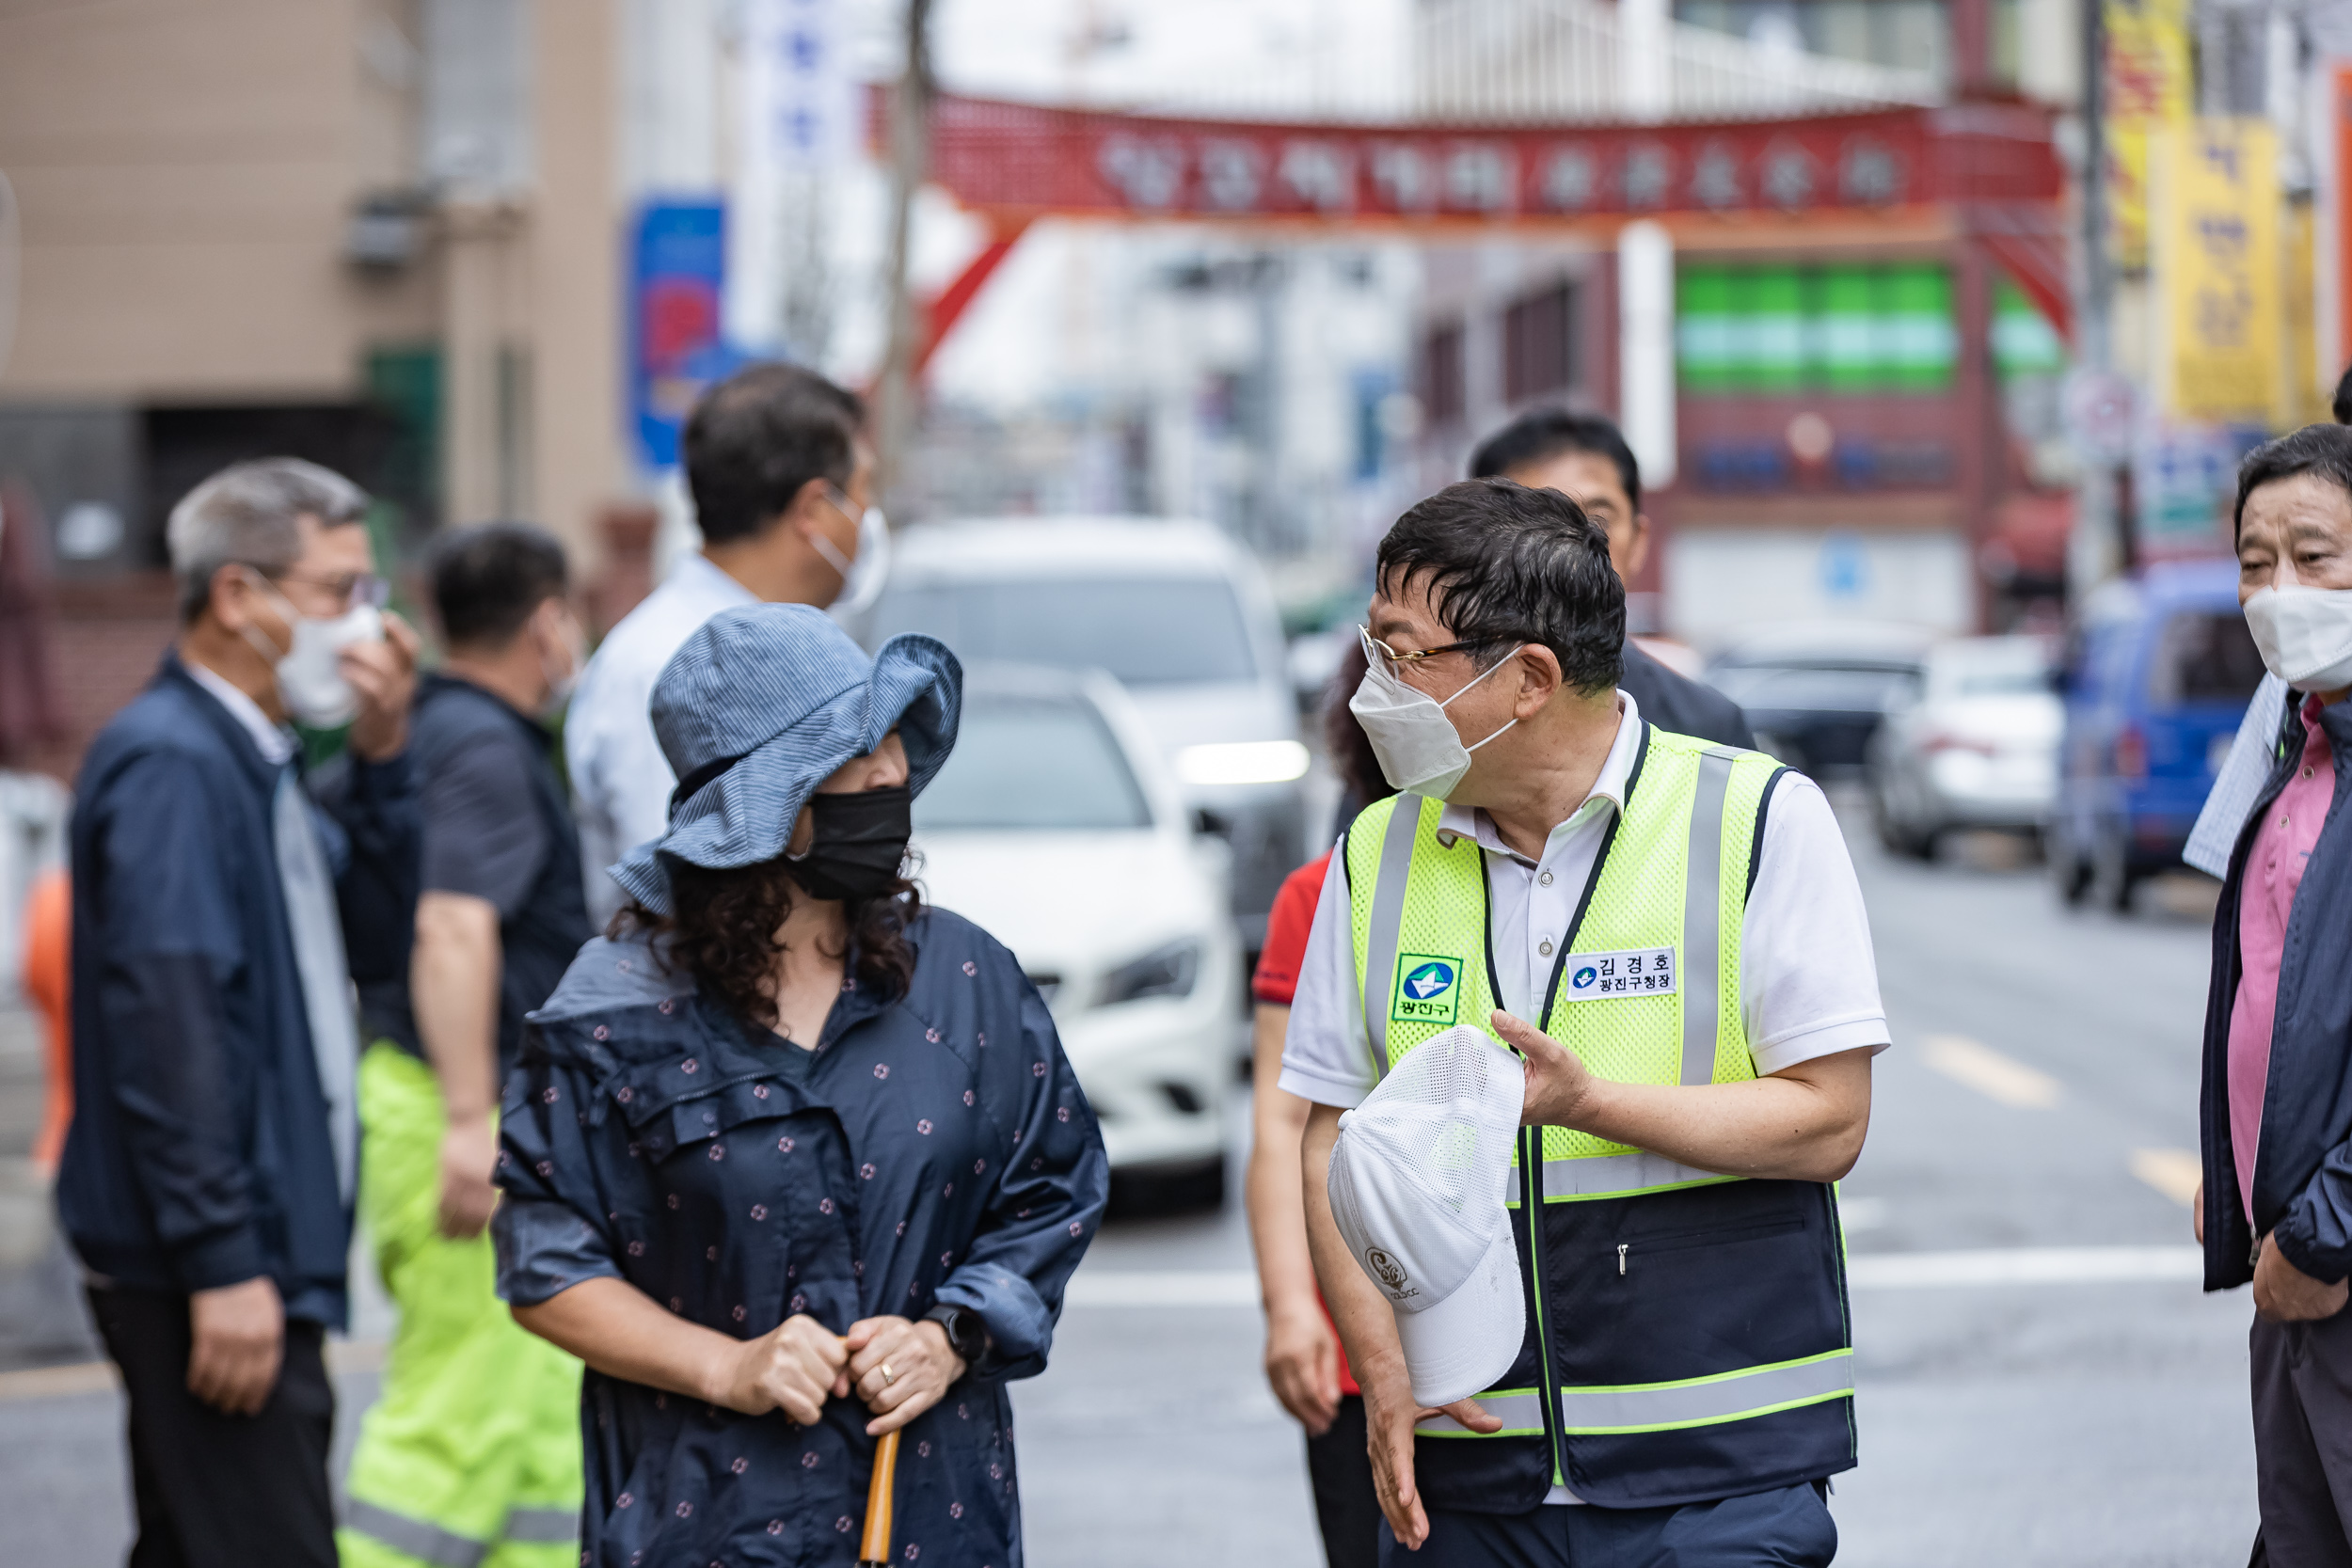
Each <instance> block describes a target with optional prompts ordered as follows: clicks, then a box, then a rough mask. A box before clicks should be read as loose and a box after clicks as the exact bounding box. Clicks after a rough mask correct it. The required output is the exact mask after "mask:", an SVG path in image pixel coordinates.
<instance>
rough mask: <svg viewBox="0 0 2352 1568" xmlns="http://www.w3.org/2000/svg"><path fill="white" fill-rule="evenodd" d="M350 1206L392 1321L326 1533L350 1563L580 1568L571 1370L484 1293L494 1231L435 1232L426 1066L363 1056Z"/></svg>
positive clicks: (436, 1155)
mask: <svg viewBox="0 0 2352 1568" xmlns="http://www.w3.org/2000/svg"><path fill="white" fill-rule="evenodd" d="M359 1121H360V1125H361V1127H362V1128H363V1130H364V1132H365V1136H364V1138H363V1140H362V1142H361V1144H360V1146H359V1147H360V1162H359V1209H360V1212H361V1215H362V1216H363V1217H364V1218H365V1220H366V1222H367V1226H368V1231H369V1235H370V1238H371V1240H372V1241H373V1243H374V1245H375V1261H376V1267H377V1269H378V1270H379V1271H380V1272H381V1273H382V1275H383V1276H384V1288H385V1290H386V1291H388V1292H389V1294H390V1296H391V1298H392V1301H393V1303H394V1304H395V1305H396V1306H398V1307H399V1308H400V1327H399V1329H398V1331H397V1332H396V1333H395V1334H394V1335H393V1337H392V1344H391V1353H390V1354H389V1356H388V1357H387V1359H386V1361H385V1364H384V1390H383V1394H382V1396H381V1397H380V1398H379V1399H378V1400H377V1401H376V1402H375V1404H374V1406H373V1408H372V1409H370V1410H369V1411H368V1414H367V1418H366V1419H365V1420H364V1421H362V1422H361V1423H360V1427H359V1446H358V1450H357V1451H356V1452H354V1453H353V1455H352V1459H351V1476H350V1481H349V1486H348V1493H349V1499H348V1504H347V1506H346V1508H345V1510H344V1518H343V1527H342V1529H341V1530H339V1531H338V1532H337V1544H338V1545H339V1546H340V1547H341V1549H342V1560H343V1562H344V1564H345V1565H346V1568H416V1565H417V1564H420V1563H423V1564H430V1565H432V1568H557V1565H558V1564H572V1563H577V1562H578V1561H579V1560H580V1363H579V1362H578V1361H575V1360H574V1359H572V1357H570V1356H568V1355H566V1354H564V1353H563V1352H562V1351H560V1350H557V1349H556V1348H555V1347H554V1346H553V1345H550V1344H548V1342H547V1341H546V1340H544V1339H542V1338H538V1337H537V1336H536V1335H532V1334H527V1333H525V1332H524V1331H523V1330H522V1329H521V1328H519V1327H517V1326H516V1323H515V1320H514V1319H513V1318H512V1317H510V1316H509V1315H508V1314H507V1310H506V1304H505V1303H504V1302H502V1301H501V1300H499V1299H498V1296H497V1294H496V1292H495V1291H493V1289H492V1279H493V1276H494V1275H495V1272H496V1262H495V1259H493V1257H492V1254H491V1246H490V1238H489V1237H488V1236H487V1235H486V1234H485V1235H481V1236H476V1237H474V1238H473V1239H471V1240H470V1241H452V1240H451V1239H449V1238H448V1237H446V1236H444V1235H442V1234H441V1230H440V1212H441V1134H442V1132H443V1131H444V1129H445V1128H446V1127H447V1125H448V1118H447V1117H446V1116H445V1115H444V1114H443V1112H442V1109H441V1090H440V1085H439V1084H438V1083H437V1081H436V1080H435V1078H434V1076H433V1069H430V1068H428V1067H427V1066H425V1064H424V1063H422V1062H421V1061H419V1060H418V1059H417V1058H416V1057H414V1056H411V1055H409V1054H408V1053H405V1052H404V1051H401V1050H399V1049H398V1048H396V1047H394V1046H390V1045H386V1044H382V1043H378V1044H377V1045H375V1046H373V1047H372V1048H371V1049H370V1050H369V1051H368V1052H367V1053H366V1054H365V1055H363V1056H362V1057H361V1058H360V1061H359Z"/></svg>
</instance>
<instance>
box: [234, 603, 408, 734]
mask: <svg viewBox="0 0 2352 1568" xmlns="http://www.w3.org/2000/svg"><path fill="white" fill-rule="evenodd" d="M254 576H255V579H256V580H257V581H259V582H261V584H262V589H263V590H264V591H265V592H266V593H267V594H269V596H270V597H271V598H273V599H276V600H277V601H278V613H279V614H281V615H283V616H285V618H286V624H287V625H288V626H292V627H293V628H294V646H293V647H291V648H289V649H288V650H287V651H286V652H285V653H283V654H280V653H278V649H277V647H276V646H275V645H274V644H273V643H271V641H269V639H268V638H267V637H264V636H263V635H262V631H261V628H260V627H258V626H252V625H251V624H249V623H248V624H247V625H246V628H245V640H246V641H247V642H250V643H251V644H252V645H253V648H254V651H255V652H257V653H259V654H260V655H261V656H262V657H263V658H266V659H268V660H269V661H270V663H271V665H272V666H273V667H274V668H275V670H276V671H277V674H278V697H279V698H280V699H281V700H282V701H283V702H284V703H285V705H286V711H287V712H288V713H290V714H292V715H293V716H294V721H295V722H296V723H300V724H306V725H308V726H310V728H311V729H314V730H331V729H336V728H339V727H340V726H342V725H344V724H348V723H350V722H351V721H352V720H353V719H354V718H356V717H358V712H359V694H358V692H356V691H354V690H352V689H351V683H350V682H349V681H347V680H345V679H343V672H342V657H341V656H342V651H343V650H344V649H345V648H348V647H350V646H351V645H352V644H353V643H355V642H370V641H378V640H380V639H381V638H382V637H383V635H384V617H383V614H382V612H380V611H379V610H377V609H376V608H375V606H373V605H371V604H359V605H353V606H352V607H351V608H350V609H349V610H345V611H344V612H343V613H342V614H341V615H338V616H335V617H333V618H332V619H328V620H321V619H319V618H317V617H316V616H311V615H304V614H302V613H301V612H300V611H298V610H295V609H294V606H293V605H291V604H289V603H287V602H286V597H285V595H284V594H280V593H278V590H277V589H275V588H272V587H270V586H269V582H268V579H267V578H262V576H261V574H259V573H258V572H257V573H255V574H254Z"/></svg>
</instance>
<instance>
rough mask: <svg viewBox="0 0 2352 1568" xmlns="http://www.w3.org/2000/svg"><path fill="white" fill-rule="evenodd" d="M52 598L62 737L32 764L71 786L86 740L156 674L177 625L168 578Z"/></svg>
mask: <svg viewBox="0 0 2352 1568" xmlns="http://www.w3.org/2000/svg"><path fill="white" fill-rule="evenodd" d="M52 592H53V593H54V594H56V620H55V621H54V622H53V623H52V626H53V627H54V629H55V632H56V641H55V642H54V643H53V644H52V646H51V648H50V661H49V668H50V672H51V673H52V675H53V676H54V677H55V679H56V687H57V703H58V706H59V707H60V708H62V709H63V710H64V716H65V724H66V734H65V736H64V738H63V739H62V740H61V741H59V742H57V743H56V744H55V745H53V746H48V747H44V748H42V749H41V750H40V752H36V753H35V754H34V755H33V757H32V758H31V759H30V760H31V762H32V764H33V766H34V767H35V768H38V769H39V770H40V771H41V772H44V773H49V774H52V775H54V776H56V778H59V779H63V780H65V781H67V782H69V783H71V782H72V778H73V775H74V772H75V770H77V769H78V768H80V767H81V765H82V753H83V752H85V751H86V750H87V749H88V747H89V743H90V739H91V737H92V736H96V735H97V734H98V732H99V730H100V729H101V728H103V726H104V725H105V722H106V721H107V720H109V719H111V718H113V717H114V716H115V715H116V713H118V712H119V711H120V710H121V708H122V705H124V704H125V703H127V702H129V701H130V700H131V699H132V698H133V697H135V696H136V695H137V694H138V692H139V689H141V688H142V687H144V686H146V684H147V683H148V680H149V678H150V677H151V676H152V675H153V674H154V673H155V661H156V660H157V659H159V658H161V657H163V652H164V649H165V648H167V646H169V645H170V642H171V639H172V636H173V634H174V633H175V632H176V631H178V629H179V624H178V620H177V618H176V617H175V616H174V614H173V612H172V602H171V577H170V574H168V573H166V572H143V573H137V574H134V575H130V576H125V577H120V578H108V579H105V580H103V581H96V582H59V583H56V584H54V585H53V587H52Z"/></svg>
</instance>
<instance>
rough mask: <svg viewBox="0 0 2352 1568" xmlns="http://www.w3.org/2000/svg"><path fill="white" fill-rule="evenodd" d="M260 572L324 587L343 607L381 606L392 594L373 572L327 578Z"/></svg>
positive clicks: (313, 586)
mask: <svg viewBox="0 0 2352 1568" xmlns="http://www.w3.org/2000/svg"><path fill="white" fill-rule="evenodd" d="M264 575H265V576H271V575H274V576H275V578H276V580H278V581H279V582H300V583H307V584H309V585H310V587H312V588H324V589H326V591H327V592H328V593H329V594H333V595H334V596H335V602H336V603H337V604H340V605H342V607H343V608H344V609H345V610H352V609H356V608H358V606H360V605H366V606H367V607H368V608H369V609H371V610H381V609H383V608H384V607H385V606H386V605H387V604H389V603H390V602H391V597H392V585H391V583H390V582H389V581H387V580H386V579H385V578H380V577H377V576H376V575H375V574H374V573H373V572H345V573H342V574H341V575H339V576H336V577H331V578H326V577H307V576H305V575H303V574H302V573H300V572H278V573H276V574H264Z"/></svg>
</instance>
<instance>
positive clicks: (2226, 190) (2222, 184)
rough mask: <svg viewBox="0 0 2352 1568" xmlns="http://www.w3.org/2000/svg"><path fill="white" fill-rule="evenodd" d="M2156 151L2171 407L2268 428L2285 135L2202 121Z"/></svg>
mask: <svg viewBox="0 0 2352 1568" xmlns="http://www.w3.org/2000/svg"><path fill="white" fill-rule="evenodd" d="M2155 151H2156V156H2155V157H2154V158H2153V160H2152V164H2153V172H2154V174H2155V180H2154V183H2153V190H2154V193H2155V205H2154V210H2153V212H2152V214H2151V219H2152V231H2153V234H2154V237H2155V244H2156V257H2155V266H2156V273H2157V277H2158V278H2159V281H2160V286H2161V289H2162V295H2161V297H2162V300H2163V312H2164V316H2163V333H2164V344H2165V350H2166V353H2165V359H2166V365H2165V375H2164V386H2165V393H2166V397H2165V403H2166V406H2167V407H2168V408H2169V410H2170V411H2171V412H2173V413H2175V414H2179V415H2183V416H2185V417H2187V418H2190V419H2201V420H2231V421H2266V420H2269V419H2270V418H2271V414H2272V410H2273V409H2274V408H2275V407H2276V405H2277V403H2278V377H2279V356H2280V272H2279V172H2278V137H2277V134H2276V133H2275V132H2274V131H2273V130H2272V129H2271V127H2270V123H2269V122H2268V121H2267V120H2262V119H2218V118H2215V119H2196V120H2192V121H2190V122H2189V123H2188V124H2187V125H2185V126H2181V127H2178V128H2176V129H2174V130H2170V131H2167V132H2164V133H2162V134H2161V135H2160V137H2159V138H2158V142H2157V145H2156V148H2155Z"/></svg>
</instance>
